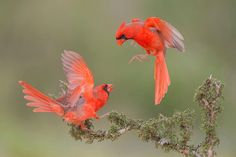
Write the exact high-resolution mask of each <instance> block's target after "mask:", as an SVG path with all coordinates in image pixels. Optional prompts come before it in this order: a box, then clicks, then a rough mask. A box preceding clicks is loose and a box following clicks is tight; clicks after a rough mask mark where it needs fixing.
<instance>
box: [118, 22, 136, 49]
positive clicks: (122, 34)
mask: <svg viewBox="0 0 236 157" xmlns="http://www.w3.org/2000/svg"><path fill="white" fill-rule="evenodd" d="M133 36H134V30H133V29H132V28H131V27H130V24H126V23H125V22H123V23H122V24H121V25H120V27H119V28H118V30H117V31H116V42H117V44H118V45H119V46H121V45H122V44H123V43H124V42H125V41H126V40H129V39H133Z"/></svg>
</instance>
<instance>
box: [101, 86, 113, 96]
mask: <svg viewBox="0 0 236 157" xmlns="http://www.w3.org/2000/svg"><path fill="white" fill-rule="evenodd" d="M101 88H102V90H103V91H105V92H106V93H107V94H108V96H109V94H110V92H111V91H112V84H102V85H101Z"/></svg>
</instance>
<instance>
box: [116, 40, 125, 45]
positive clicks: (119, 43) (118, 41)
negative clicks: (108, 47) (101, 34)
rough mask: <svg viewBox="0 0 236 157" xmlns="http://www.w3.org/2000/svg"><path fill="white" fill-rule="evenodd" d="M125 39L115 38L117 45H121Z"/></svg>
mask: <svg viewBox="0 0 236 157" xmlns="http://www.w3.org/2000/svg"><path fill="white" fill-rule="evenodd" d="M125 41H126V40H125V39H119V40H116V42H117V45H119V46H121V45H122V44H123V43H124V42H125Z"/></svg>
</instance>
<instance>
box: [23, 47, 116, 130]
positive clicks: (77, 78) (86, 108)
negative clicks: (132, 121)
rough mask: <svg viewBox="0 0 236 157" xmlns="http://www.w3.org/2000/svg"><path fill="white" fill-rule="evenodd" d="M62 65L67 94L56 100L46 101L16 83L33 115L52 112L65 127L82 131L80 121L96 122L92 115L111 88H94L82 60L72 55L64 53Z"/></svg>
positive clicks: (105, 99) (44, 96)
mask: <svg viewBox="0 0 236 157" xmlns="http://www.w3.org/2000/svg"><path fill="white" fill-rule="evenodd" d="M62 63H63V68H64V71H65V74H66V76H67V80H68V90H67V91H66V93H65V94H64V95H62V96H61V97H60V98H58V99H53V98H50V97H48V96H46V95H44V94H43V93H41V92H40V91H38V90H37V89H35V88H34V87H32V86H31V85H29V84H27V83H26V82H23V81H19V83H20V85H21V86H22V87H23V88H24V89H23V93H24V94H25V96H24V98H25V99H26V100H28V101H29V103H27V106H29V107H35V109H34V110H33V111H34V112H54V113H56V114H57V115H59V116H61V117H63V119H64V120H65V121H67V122H68V123H72V124H75V125H80V126H81V127H84V125H83V121H85V120H86V119H89V118H99V117H98V116H97V114H96V112H97V111H98V110H99V109H100V108H101V107H103V106H104V105H105V104H106V102H107V100H108V97H109V93H110V92H111V91H112V85H111V84H102V85H99V86H96V87H94V80H93V75H92V73H91V71H90V70H89V68H88V67H87V65H86V63H85V61H84V60H83V58H82V57H81V56H80V55H79V54H77V53H75V52H72V51H64V53H63V54H62Z"/></svg>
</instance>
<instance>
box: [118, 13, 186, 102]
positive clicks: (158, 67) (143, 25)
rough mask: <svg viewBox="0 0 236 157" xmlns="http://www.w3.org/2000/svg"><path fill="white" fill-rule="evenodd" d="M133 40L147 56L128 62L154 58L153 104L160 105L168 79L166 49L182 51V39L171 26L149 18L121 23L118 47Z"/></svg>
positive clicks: (138, 56)
mask: <svg viewBox="0 0 236 157" xmlns="http://www.w3.org/2000/svg"><path fill="white" fill-rule="evenodd" d="M130 39H132V40H134V41H136V42H137V43H138V44H139V45H140V46H141V47H143V48H144V49H145V50H146V52H147V54H145V55H143V54H141V55H136V56H134V57H133V58H132V59H131V60H130V61H133V60H139V61H142V60H144V59H146V57H147V56H148V55H152V56H155V57H156V61H155V70H154V79H155V104H160V102H161V100H162V98H163V97H164V96H165V94H166V92H167V90H168V86H169V85H170V77H169V74H168V70H167V65H166V61H165V54H166V48H169V47H171V48H176V49H177V50H179V51H181V52H183V51H184V43H183V41H184V38H183V36H182V35H181V33H180V32H179V31H178V30H177V29H176V28H175V27H173V26H172V25H171V24H169V23H167V22H166V21H164V20H162V19H160V18H158V17H149V18H147V19H146V20H145V21H144V22H143V21H141V20H139V19H137V18H135V19H132V21H131V22H130V23H127V24H126V23H125V22H123V23H122V24H121V25H120V27H119V29H118V30H117V32H116V40H117V44H118V45H122V44H123V43H124V42H125V41H126V40H130Z"/></svg>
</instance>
